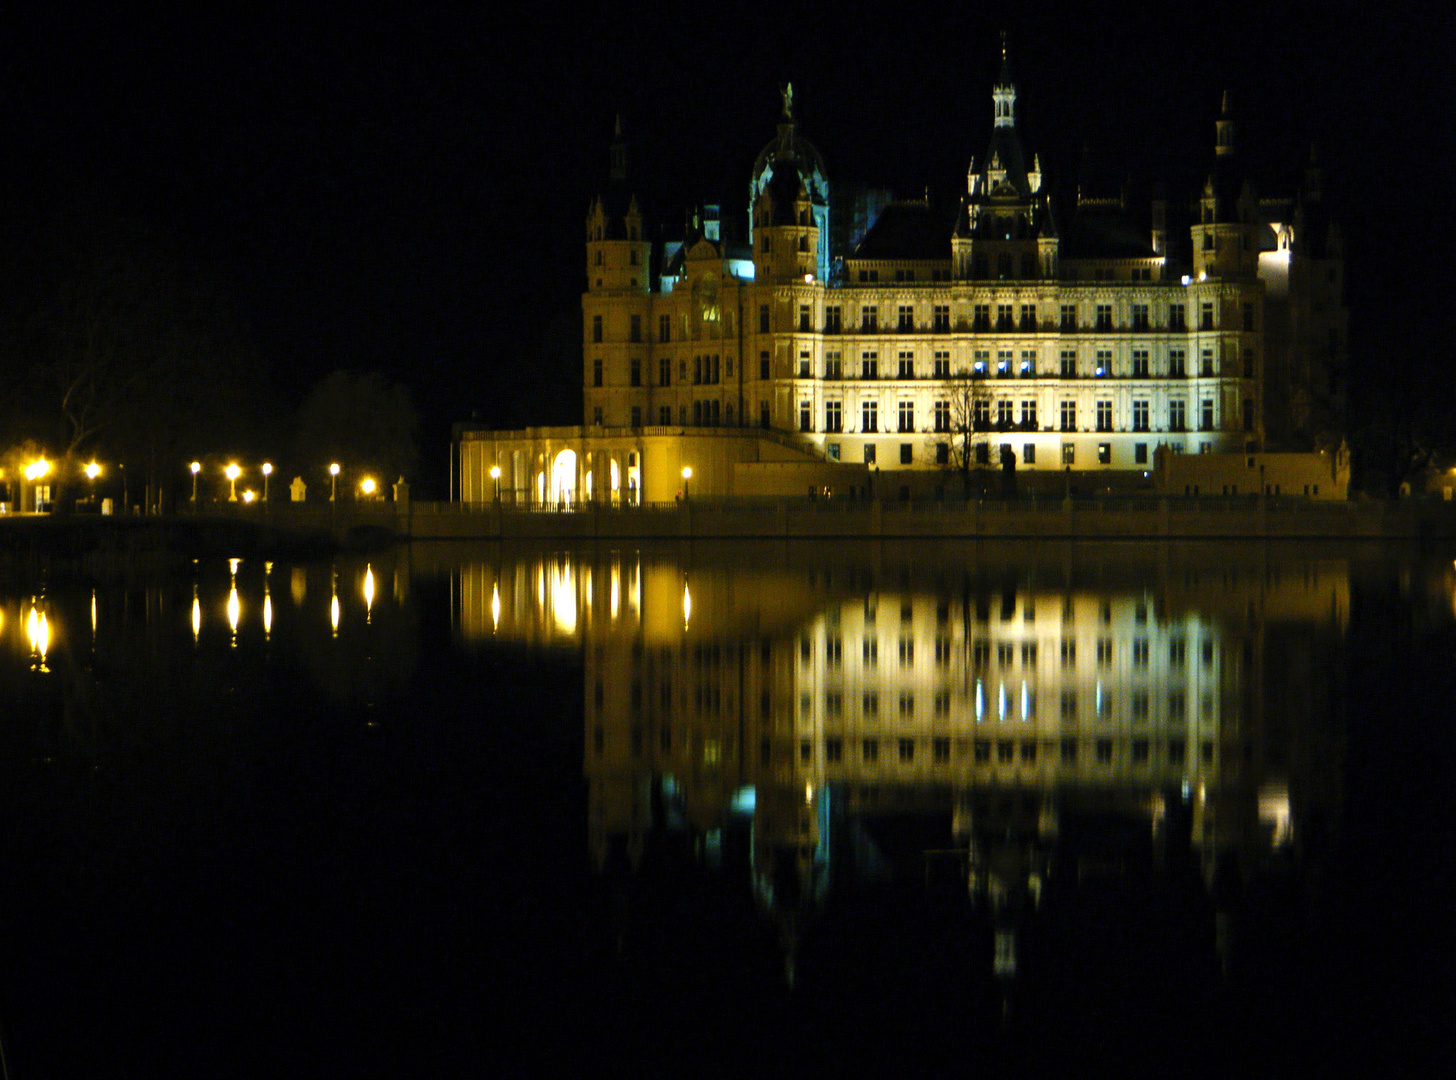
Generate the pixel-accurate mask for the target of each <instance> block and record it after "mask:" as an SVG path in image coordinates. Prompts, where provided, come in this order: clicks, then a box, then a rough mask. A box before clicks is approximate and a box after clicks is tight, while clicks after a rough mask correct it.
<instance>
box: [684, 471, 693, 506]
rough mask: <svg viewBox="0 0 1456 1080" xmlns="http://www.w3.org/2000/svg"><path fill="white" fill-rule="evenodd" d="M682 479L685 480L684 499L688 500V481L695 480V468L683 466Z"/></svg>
mask: <svg viewBox="0 0 1456 1080" xmlns="http://www.w3.org/2000/svg"><path fill="white" fill-rule="evenodd" d="M682 478H683V498H684V499H686V498H687V497H688V481H689V480H691V479H692V478H693V467H692V466H691V465H684V466H683V468H682Z"/></svg>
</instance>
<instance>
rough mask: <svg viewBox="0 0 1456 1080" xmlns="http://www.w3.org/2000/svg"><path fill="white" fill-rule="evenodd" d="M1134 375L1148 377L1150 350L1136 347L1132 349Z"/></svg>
mask: <svg viewBox="0 0 1456 1080" xmlns="http://www.w3.org/2000/svg"><path fill="white" fill-rule="evenodd" d="M1132 377H1133V378H1134V379H1146V378H1147V377H1148V350H1147V349H1134V350H1133V351H1132Z"/></svg>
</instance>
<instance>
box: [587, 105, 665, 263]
mask: <svg viewBox="0 0 1456 1080" xmlns="http://www.w3.org/2000/svg"><path fill="white" fill-rule="evenodd" d="M607 159H608V160H607V185H606V187H605V188H604V189H603V191H602V192H601V194H599V195H598V196H597V197H596V198H595V199H593V200H592V204H591V209H590V210H589V211H588V212H587V219H586V248H587V268H586V270H587V288H588V289H589V290H596V289H638V290H641V291H644V292H645V291H646V290H647V288H648V283H649V270H648V261H649V258H650V256H651V252H652V245H651V244H650V243H649V242H648V241H647V239H646V237H645V235H644V230H643V227H642V210H641V207H640V205H639V204H638V201H637V196H636V194H635V193H634V192H633V191H632V188H631V185H630V180H629V176H628V171H627V140H626V137H625V136H624V135H623V134H622V117H621V116H620V115H618V116H617V119H616V124H615V126H614V128H613V131H612V142H611V145H610V147H609V148H608V152H607Z"/></svg>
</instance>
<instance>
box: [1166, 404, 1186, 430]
mask: <svg viewBox="0 0 1456 1080" xmlns="http://www.w3.org/2000/svg"><path fill="white" fill-rule="evenodd" d="M1168 430H1169V431H1187V430H1188V403H1187V402H1186V401H1170V402H1168Z"/></svg>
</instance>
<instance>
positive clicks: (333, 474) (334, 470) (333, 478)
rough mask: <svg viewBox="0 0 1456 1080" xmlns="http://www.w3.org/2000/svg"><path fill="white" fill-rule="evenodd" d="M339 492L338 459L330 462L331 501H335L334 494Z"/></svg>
mask: <svg viewBox="0 0 1456 1080" xmlns="http://www.w3.org/2000/svg"><path fill="white" fill-rule="evenodd" d="M338 492H339V463H338V462H337V461H334V462H331V463H330V464H329V502H333V501H334V496H335V495H337V494H338Z"/></svg>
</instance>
